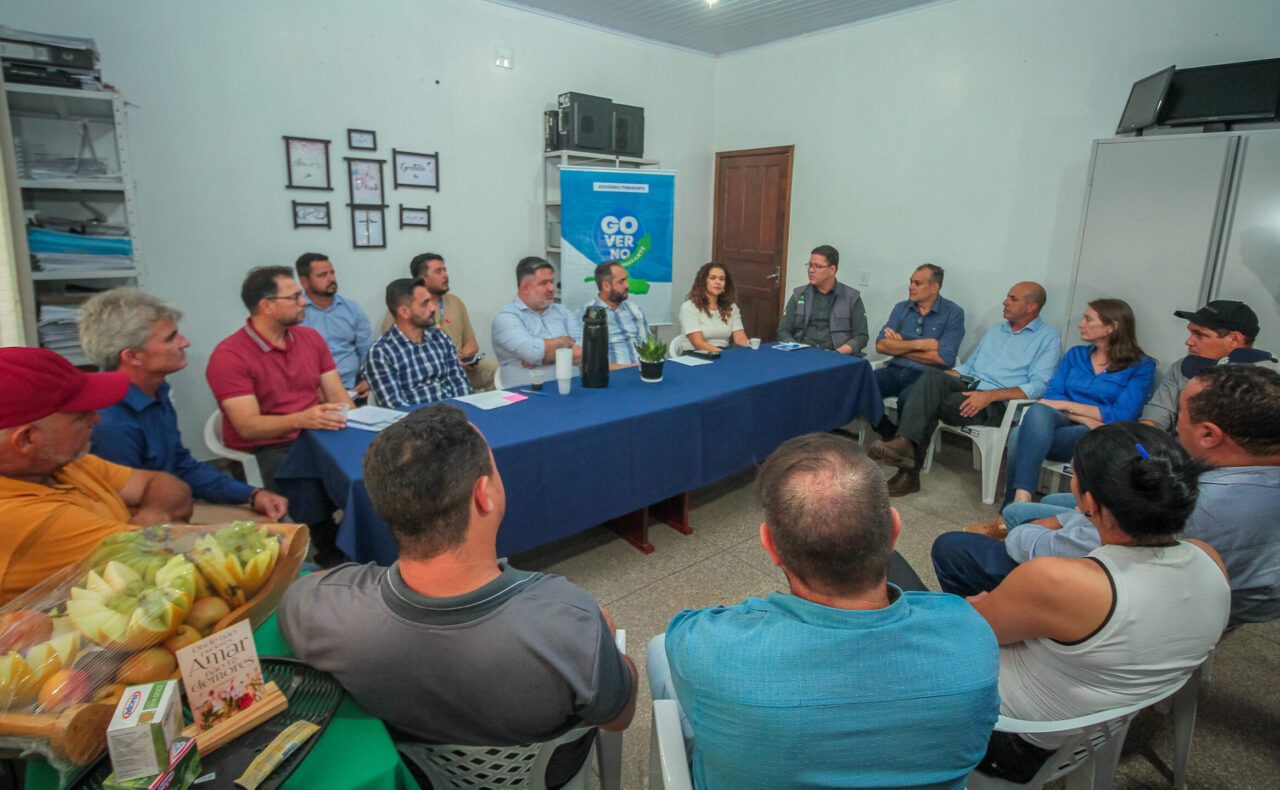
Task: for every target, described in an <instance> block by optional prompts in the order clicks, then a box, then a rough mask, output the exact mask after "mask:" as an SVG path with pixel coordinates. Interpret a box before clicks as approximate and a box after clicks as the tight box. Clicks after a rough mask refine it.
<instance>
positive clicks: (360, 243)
mask: <svg viewBox="0 0 1280 790" xmlns="http://www.w3.org/2000/svg"><path fill="white" fill-rule="evenodd" d="M385 219H386V217H385V214H384V213H383V209H382V206H352V207H351V246H352V247H354V248H355V249H357V250H360V249H368V248H382V247H386V246H387V232H386V222H385Z"/></svg>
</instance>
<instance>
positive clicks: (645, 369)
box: [640, 360, 665, 384]
mask: <svg viewBox="0 0 1280 790" xmlns="http://www.w3.org/2000/svg"><path fill="white" fill-rule="evenodd" d="M664 364H665V360H664V361H663V362H641V363H640V380H641V381H647V382H649V383H650V384H657V383H658V382H659V381H662V366H663V365H664Z"/></svg>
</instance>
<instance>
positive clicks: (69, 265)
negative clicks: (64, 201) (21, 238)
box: [27, 227, 133, 272]
mask: <svg viewBox="0 0 1280 790" xmlns="http://www.w3.org/2000/svg"><path fill="white" fill-rule="evenodd" d="M27 244H28V245H29V246H30V248H31V261H32V263H33V264H34V265H35V268H36V270H37V271H45V272H75V271H104V270H112V269H132V268H133V241H132V240H131V239H129V238H122V237H113V236H86V235H82V234H79V233H60V232H58V231H55V230H46V229H44V228H32V227H28V228H27Z"/></svg>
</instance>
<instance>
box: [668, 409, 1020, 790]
mask: <svg viewBox="0 0 1280 790" xmlns="http://www.w3.org/2000/svg"><path fill="white" fill-rule="evenodd" d="M758 487H759V492H760V497H761V500H762V501H763V503H764V515H765V523H764V524H762V525H761V526H760V542H761V544H762V545H763V547H764V550H765V551H766V552H767V553H768V554H769V557H770V559H771V560H773V562H774V564H776V565H778V566H779V567H781V568H782V570H783V572H784V573H785V574H786V576H787V581H788V583H789V584H790V593H789V594H787V593H772V594H770V595H769V596H768V597H766V598H764V599H760V598H748V599H747V600H746V601H743V602H742V603H740V604H737V605H734V606H714V607H711V608H708V609H697V610H686V611H684V612H681V613H680V614H678V615H676V616H675V618H674V619H673V620H672V621H671V624H670V625H669V626H668V627H667V633H666V634H665V638H664V636H658V637H655V639H654V640H653V641H652V642H650V644H649V683H650V688H651V689H652V690H653V695H654V698H655V699H662V698H667V699H670V698H671V694H670V691H671V689H672V687H673V686H674V692H675V694H674V696H675V697H676V699H678V701H679V703H680V707H681V709H682V711H683V713H684V715H685V716H686V718H687V720H688V724H689V725H691V728H692V736H693V759H692V766H691V767H692V775H693V780H694V786H696V787H698V788H703V790H719V789H720V788H725V789H726V790H729V789H730V788H731V789H732V790H754V789H755V788H759V790H766V789H767V790H778V789H779V788H802V787H911V788H933V790H959V789H960V788H963V787H964V784H965V779H966V778H967V776H968V774H969V771H971V770H972V769H973V768H974V766H976V765H977V763H978V761H979V760H980V759H981V758H982V756H983V755H984V754H985V753H986V747H987V739H988V737H989V736H990V734H991V729H992V727H993V726H994V725H995V721H996V715H997V709H998V706H999V699H998V695H997V692H996V678H997V674H998V672H999V658H998V654H999V647H998V645H997V644H996V638H995V634H994V633H993V632H992V631H991V628H990V627H989V626H988V625H987V623H986V621H985V620H983V619H982V617H981V616H979V615H978V613H977V612H976V611H974V609H973V607H971V606H970V605H969V604H968V603H966V602H965V601H964V600H962V599H960V598H957V597H955V596H950V595H943V594H941V593H931V592H904V591H903V590H902V589H901V588H900V587H898V586H897V585H895V584H893V583H891V582H890V581H888V576H889V573H890V570H889V569H890V563H891V557H892V555H893V544H894V542H895V541H896V540H897V537H898V534H899V533H900V532H901V529H902V521H901V519H900V518H899V517H898V514H897V512H896V511H895V510H893V508H891V507H889V497H888V492H887V490H886V488H885V482H884V477H883V476H882V475H881V473H880V470H879V468H878V467H877V466H876V465H875V464H874V463H872V462H871V461H869V460H868V459H867V457H866V456H865V455H863V454H862V451H861V450H860V449H859V448H858V445H857V444H856V443H854V442H852V441H850V440H849V439H847V438H845V437H843V436H839V435H835V434H809V435H806V436H800V437H797V438H795V439H792V440H790V441H788V442H786V443H784V444H783V445H782V446H781V447H779V448H778V450H777V451H776V452H775V453H774V454H773V455H772V456H770V457H769V459H768V460H767V461H765V463H764V464H763V465H762V466H761V468H760V474H759V479H758ZM895 578H897V577H896V575H895ZM664 675H665V676H667V677H669V678H670V681H667V680H665V679H664Z"/></svg>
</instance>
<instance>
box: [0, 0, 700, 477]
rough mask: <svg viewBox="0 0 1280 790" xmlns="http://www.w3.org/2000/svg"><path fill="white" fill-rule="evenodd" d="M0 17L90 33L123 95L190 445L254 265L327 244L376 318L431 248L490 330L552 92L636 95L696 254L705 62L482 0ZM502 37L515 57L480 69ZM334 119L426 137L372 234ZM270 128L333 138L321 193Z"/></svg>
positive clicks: (412, 139)
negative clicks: (358, 241)
mask: <svg viewBox="0 0 1280 790" xmlns="http://www.w3.org/2000/svg"><path fill="white" fill-rule="evenodd" d="M0 19H3V20H4V23H5V24H6V25H10V26H12V27H16V28H20V29H25V30H36V31H43V32H56V33H60V34H65V35H73V36H88V37H92V38H95V39H96V40H97V42H98V47H99V49H100V51H101V53H102V64H103V74H104V76H105V78H106V79H107V80H108V81H109V82H111V83H112V84H114V85H116V86H117V87H119V88H120V89H121V91H122V92H123V93H124V94H125V96H126V97H127V99H128V100H129V102H130V105H131V106H130V111H129V127H128V143H129V146H130V148H131V152H132V159H133V174H134V177H135V179H136V181H137V187H138V189H137V194H138V209H139V215H140V217H141V222H140V228H139V240H140V244H139V251H140V255H141V256H142V257H143V258H145V265H146V267H147V270H148V276H147V280H146V287H147V289H148V290H150V291H152V292H154V293H156V294H157V295H159V296H161V297H164V298H166V299H169V300H171V301H172V302H174V303H175V304H176V305H177V306H178V307H180V308H181V309H182V310H183V311H184V312H185V314H186V316H185V318H184V320H183V322H182V330H183V331H184V332H185V333H186V334H187V336H188V337H189V338H190V339H191V341H192V343H193V346H192V348H191V349H190V350H189V352H188V358H189V360H190V364H189V366H188V368H187V369H186V370H185V371H183V372H182V373H179V374H177V375H175V376H173V377H172V381H173V382H174V396H175V401H176V402H177V405H178V411H179V414H180V415H181V417H182V420H181V428H182V431H183V434H184V437H185V440H186V442H187V445H188V446H189V447H191V449H192V450H193V451H194V452H196V453H197V455H200V456H207V453H205V452H204V447H203V442H202V441H201V439H200V436H201V433H200V431H201V426H202V424H203V418H204V417H206V416H207V415H208V413H209V412H210V411H211V410H212V409H213V398H212V396H211V395H210V394H209V390H208V387H207V385H206V384H205V381H204V368H205V364H206V362H207V360H208V355H209V352H210V351H211V350H212V348H213V346H214V345H215V344H216V343H217V341H218V340H220V339H221V338H223V337H225V336H226V335H228V334H230V333H231V332H232V331H234V330H235V329H236V328H237V327H238V326H239V325H240V324H241V323H242V322H243V320H244V318H245V309H244V307H243V306H242V305H241V304H240V303H239V287H240V282H241V280H242V279H243V276H244V273H245V272H246V271H247V270H248V269H249V268H250V267H253V266H258V265H263V264H285V265H292V263H293V261H294V259H295V258H296V257H297V256H298V255H299V254H300V253H302V252H304V251H308V250H316V251H320V252H325V253H328V254H329V255H330V256H332V258H333V261H334V264H335V266H336V268H337V272H338V278H339V287H340V290H341V292H342V293H343V294H344V295H346V296H348V297H352V298H355V299H356V300H357V301H358V302H359V303H360V304H361V305H362V306H363V307H364V308H365V310H366V312H367V313H368V314H369V316H370V318H371V320H373V321H374V323H375V329H376V327H377V325H378V324H380V323H381V319H382V312H383V310H384V308H383V307H382V292H383V288H384V287H385V285H386V283H387V282H388V281H389V280H391V279H393V278H395V277H404V276H408V262H409V259H410V258H411V257H412V256H413V255H415V254H417V253H419V252H423V251H426V250H432V251H436V252H440V253H442V254H444V255H445V257H446V258H447V259H448V263H449V271H450V276H451V286H452V290H453V291H454V292H455V293H457V294H458V295H459V296H461V297H462V298H463V299H464V300H465V301H466V302H467V305H468V308H469V310H470V312H471V315H472V318H473V323H474V324H475V326H476V332H477V335H479V337H480V343H481V347H482V348H487V347H488V345H489V319H490V318H491V317H492V315H493V314H494V313H495V312H496V311H497V310H498V309H499V308H500V307H501V306H502V305H503V304H505V303H506V302H508V301H510V300H511V298H512V297H513V296H514V294H515V278H514V270H515V263H516V261H517V260H519V259H520V258H521V257H523V256H525V255H531V254H542V251H543V248H544V246H545V242H544V241H543V239H544V237H545V236H544V233H543V230H542V222H543V217H542V186H541V177H542V176H541V173H542V171H541V162H542V158H541V154H542V112H543V110H546V109H551V108H552V107H553V106H554V102H555V98H556V96H557V95H558V94H560V93H561V92H563V91H568V90H573V91H579V92H584V93H592V94H597V95H602V96H608V97H611V98H614V99H616V100H618V101H621V102H624V103H626V104H633V105H640V106H642V107H644V108H645V112H646V118H645V120H646V132H647V135H646V137H647V140H646V151H645V153H646V155H648V156H650V157H653V158H657V159H661V160H662V164H663V166H664V168H670V169H674V170H676V171H677V180H676V184H677V192H676V211H677V212H678V215H679V217H680V222H679V224H678V226H677V236H676V239H675V256H676V270H675V275H674V276H675V280H676V282H677V283H680V282H687V281H688V280H690V279H691V278H692V275H693V272H694V271H695V270H696V267H697V266H698V265H700V264H701V263H702V262H704V261H705V260H706V258H707V255H709V253H710V231H709V227H710V209H711V206H710V198H709V197H708V195H709V190H710V183H711V168H712V167H713V161H712V156H711V151H712V149H713V146H712V136H711V107H712V91H713V89H714V68H715V61H714V59H712V58H710V57H706V56H701V55H694V54H690V53H687V52H683V51H680V50H676V49H672V48H669V47H664V46H658V45H653V44H646V43H642V42H638V41H634V40H631V39H627V38H623V37H620V36H616V35H612V34H607V33H602V32H599V31H595V30H590V29H588V28H585V27H581V26H578V25H572V24H567V23H564V22H560V21H556V20H553V19H549V18H547V17H543V16H539V15H536V14H531V13H528V12H523V11H518V10H515V9H511V8H508V7H504V6H500V5H495V4H491V3H485V2H479V1H478V0H379V1H378V2H376V3H350V2H343V1H342V0H308V2H306V3H301V2H295V1H291V0H259V1H258V2H247V1H243V2H217V3H197V2H172V0H74V1H72V0H45V1H44V2H40V3H33V2H29V0H0ZM497 46H504V47H509V48H510V49H511V50H512V51H513V54H514V60H515V68H513V69H511V70H505V69H499V68H496V67H495V66H493V65H492V62H493V56H494V50H495V48H496V47H497ZM347 128H362V129H373V130H375V131H376V132H377V133H378V150H377V152H375V153H373V154H372V155H373V156H376V157H378V158H388V159H389V158H390V151H391V148H392V147H396V148H401V149H407V150H411V151H427V152H430V151H439V152H440V174H441V186H442V189H441V192H440V193H439V194H436V193H433V192H430V191H426V190H405V189H401V190H392V189H391V188H390V187H389V186H388V188H387V189H386V201H387V203H389V204H391V208H390V209H388V212H387V220H388V221H387V226H388V248H387V249H386V250H353V249H352V247H351V231H350V227H349V221H350V220H349V216H348V214H347V210H346V208H345V205H344V204H345V203H346V202H347V200H348V199H349V196H348V190H347V185H346V181H345V177H344V173H343V171H342V169H341V167H342V159H341V158H342V157H343V156H344V155H354V156H367V155H369V154H367V153H358V152H349V151H348V150H347V148H346V130H347ZM286 134H287V135H293V136H303V137H319V138H327V139H331V140H333V143H334V144H333V145H332V146H331V148H330V164H331V168H332V169H333V186H334V191H333V192H331V193H320V192H312V191H309V190H287V189H285V187H284V185H285V183H286V175H285V160H284V143H283V141H282V140H281V137H282V135H286ZM384 172H385V173H386V175H387V179H388V181H390V170H389V168H388V169H387V170H385V171H384ZM317 195H324V196H323V197H320V198H316V196H317ZM316 199H319V200H328V201H330V204H331V211H332V214H333V219H334V222H335V227H334V228H333V229H332V230H327V231H326V230H323V229H321V230H315V229H306V230H294V229H293V226H292V221H291V216H290V201H291V200H303V201H310V200H316ZM400 203H405V204H407V205H423V204H430V205H431V206H432V224H433V226H434V229H433V230H432V231H430V232H429V233H427V232H423V231H410V230H405V231H400V230H398V222H397V221H396V220H397V215H398V204H400ZM677 290H679V289H678V288H677ZM681 293H683V292H681Z"/></svg>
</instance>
